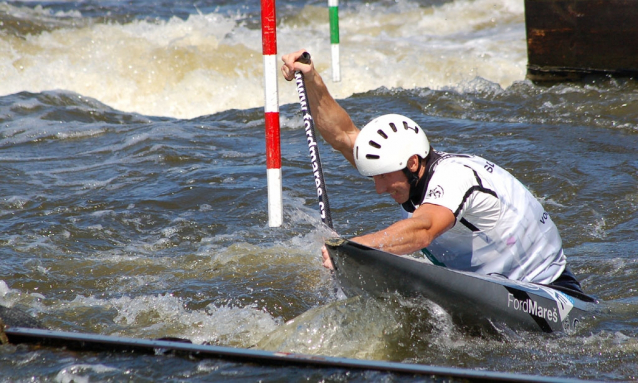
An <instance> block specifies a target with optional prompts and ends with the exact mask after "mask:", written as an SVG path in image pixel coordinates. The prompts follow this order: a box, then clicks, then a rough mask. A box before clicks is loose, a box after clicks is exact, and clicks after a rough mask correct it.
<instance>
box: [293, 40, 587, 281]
mask: <svg viewBox="0 0 638 383" xmlns="http://www.w3.org/2000/svg"><path fill="white" fill-rule="evenodd" d="M304 52H305V51H304V50H300V51H298V52H295V53H291V54H287V55H284V56H283V58H282V60H283V62H284V65H283V66H282V68H281V70H282V73H283V75H284V78H286V80H288V81H290V80H292V79H293V78H294V73H295V71H301V72H302V73H303V75H304V80H305V85H306V91H307V94H308V101H309V104H310V108H311V112H312V115H313V118H314V120H315V126H316V127H317V129H318V130H319V132H320V133H321V135H322V137H323V138H324V139H325V140H326V141H327V142H328V143H329V144H330V145H331V146H332V147H333V148H335V149H336V150H338V151H340V152H341V153H342V154H343V156H344V157H345V158H346V159H347V160H348V161H349V162H350V163H351V164H352V165H353V166H355V167H356V168H357V169H358V170H359V172H360V173H361V174H362V175H364V176H368V177H372V178H373V179H374V184H375V188H376V191H377V193H379V194H382V193H388V194H390V196H391V197H392V198H393V199H394V200H395V201H396V202H397V203H399V204H400V205H401V207H402V209H403V219H402V220H400V221H398V222H396V223H394V224H392V225H390V226H389V227H387V228H385V229H383V230H380V231H377V232H375V233H370V234H367V235H363V236H360V237H355V238H353V239H352V240H353V241H355V242H358V243H360V244H363V245H366V246H370V247H374V248H378V249H382V250H384V251H387V252H389V253H394V254H410V253H413V252H416V251H419V250H422V249H423V252H424V253H425V254H426V255H427V256H428V258H429V259H430V260H431V261H432V262H433V263H435V264H439V265H442V266H446V267H450V268H453V269H457V270H464V271H472V272H476V273H481V274H498V275H502V276H505V277H507V278H509V279H516V280H522V281H528V282H536V283H543V284H555V285H558V286H563V287H567V288H570V289H573V290H577V291H581V288H580V284H579V283H578V281H577V280H576V278H575V277H574V276H573V274H571V272H570V271H569V269H567V267H566V258H565V255H564V254H563V250H562V240H561V238H560V234H559V233H558V229H557V228H556V226H555V225H554V223H553V222H552V220H551V219H550V217H549V215H548V214H547V212H545V211H544V209H543V207H542V206H541V204H540V203H539V202H538V201H537V200H536V198H534V196H533V195H532V194H531V193H530V192H529V191H528V190H527V189H526V188H525V187H524V186H523V185H522V184H521V183H520V182H519V181H518V180H517V179H515V178H514V177H513V176H512V175H511V174H509V173H508V172H507V171H505V170H504V169H502V168H500V167H498V166H497V165H495V164H494V163H491V162H489V161H487V160H485V159H482V158H480V157H476V156H471V155H458V154H448V153H443V152H438V151H435V150H434V149H433V148H432V147H431V146H430V143H429V141H428V139H427V137H426V135H425V132H424V131H423V130H422V129H421V127H419V126H418V124H416V123H415V122H414V121H412V120H411V119H409V118H407V117H405V116H401V115H397V114H389V115H384V116H380V117H378V118H375V119H373V120H372V121H371V122H369V123H368V124H367V125H366V126H365V127H364V128H363V129H361V130H359V129H358V128H357V127H356V126H355V125H354V123H353V122H352V120H351V119H350V116H349V115H348V114H347V112H346V111H345V110H344V109H343V108H342V107H341V106H340V105H339V104H338V103H337V102H336V101H335V100H334V98H333V97H332V96H331V95H330V93H329V91H328V89H327V87H326V85H325V84H324V82H323V80H322V78H321V76H320V75H319V73H318V72H317V71H316V70H315V68H314V66H313V64H312V63H310V64H302V63H299V62H297V59H298V58H299V57H300V56H301V55H302V54H303V53H304ZM426 248H428V249H429V250H426ZM322 253H323V259H324V266H325V267H328V268H332V263H331V261H330V258H329V256H328V253H327V251H326V250H325V248H324V249H323V250H322Z"/></svg>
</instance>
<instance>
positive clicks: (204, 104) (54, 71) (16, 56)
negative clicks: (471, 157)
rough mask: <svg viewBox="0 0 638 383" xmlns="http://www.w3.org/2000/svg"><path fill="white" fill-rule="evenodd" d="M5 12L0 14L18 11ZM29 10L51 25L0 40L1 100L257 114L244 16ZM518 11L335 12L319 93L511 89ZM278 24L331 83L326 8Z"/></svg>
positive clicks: (255, 61) (516, 4) (289, 95)
mask: <svg viewBox="0 0 638 383" xmlns="http://www.w3.org/2000/svg"><path fill="white" fill-rule="evenodd" d="M4 8H5V11H6V12H7V14H10V15H11V14H13V15H15V14H20V12H24V9H22V8H19V7H15V6H12V5H5V6H4ZM29 12H31V13H35V14H36V16H38V17H39V18H40V19H42V21H41V23H42V24H46V23H48V22H49V21H48V20H49V19H53V20H56V18H57V19H59V20H60V23H58V24H56V25H55V27H54V28H49V29H46V28H41V29H42V30H40V31H38V32H37V33H32V34H28V35H26V36H20V37H17V36H15V35H12V34H6V35H2V36H0V51H3V52H7V54H6V55H3V56H2V57H1V58H0V84H2V85H1V86H0V95H7V94H11V93H17V92H21V91H30V92H42V91H45V90H56V89H62V90H68V91H72V92H76V93H78V94H80V95H83V96H89V97H92V98H95V99H97V100H99V101H100V102H103V103H104V104H106V105H109V106H111V107H113V108H115V109H117V110H120V111H127V112H137V113H141V114H144V115H154V116H171V117H177V118H192V117H196V116H200V115H206V114H212V113H215V112H219V111H223V110H228V109H233V108H236V109H247V108H253V107H261V106H263V102H264V101H263V98H264V95H263V60H262V51H261V49H262V47H261V31H260V30H258V29H255V28H254V27H250V26H248V25H247V24H246V23H245V21H244V18H245V16H244V15H241V14H234V15H225V14H218V13H208V14H193V15H190V16H189V17H188V18H187V19H180V18H177V17H173V18H171V19H169V20H156V21H146V20H135V21H132V22H128V23H125V24H118V23H113V22H111V23H107V24H104V23H100V22H99V20H90V19H87V18H83V17H81V16H80V15H78V14H77V13H73V14H71V15H69V14H60V15H58V14H52V13H51V12H50V11H49V10H47V9H46V8H44V9H43V8H41V7H39V8H36V9H35V10H29ZM38 12H39V15H37V13H38ZM523 13H524V12H523V1H522V0H507V1H494V0H477V1H469V0H458V1H454V2H450V3H446V4H443V5H440V6H434V7H431V6H428V7H423V6H418V5H417V4H416V3H412V2H410V1H399V2H397V3H396V5H394V6H392V7H390V8H383V9H380V8H378V7H376V6H375V5H374V4H353V5H352V6H350V7H349V6H344V7H342V8H341V10H340V28H341V60H342V64H341V68H342V78H343V80H342V81H341V82H340V83H336V84H335V83H331V82H329V87H330V88H331V91H332V92H333V93H334V94H335V95H336V96H337V97H338V98H344V97H348V96H350V95H352V94H353V93H357V92H364V91H368V90H371V89H376V88H379V87H381V86H385V87H388V88H395V87H402V88H414V87H430V88H441V87H444V86H455V85H457V84H459V83H460V82H462V81H466V80H470V79H472V78H475V77H477V76H479V77H484V78H486V79H488V80H490V81H492V82H496V83H498V84H500V85H501V86H503V87H506V86H509V85H510V84H511V83H512V82H514V81H517V80H522V79H523V78H524V71H525V64H526V47H525V36H524V35H525V32H524V20H523V18H524V17H523ZM30 17H31V18H33V17H34V15H33V14H31V15H30ZM69 19H71V21H72V22H70V21H69ZM281 19H282V20H280V23H279V25H278V36H277V38H278V52H279V56H281V55H283V54H285V53H288V52H292V51H296V50H298V49H300V48H307V49H308V50H309V51H310V52H311V54H312V55H313V58H314V61H315V64H316V66H317V68H318V69H319V70H320V71H321V73H322V74H323V76H324V77H325V78H326V79H330V78H331V75H330V71H331V69H330V65H331V63H330V44H329V41H330V36H329V33H330V32H329V22H328V20H329V18H328V11H327V7H317V6H312V5H308V6H306V7H305V8H304V9H303V10H302V11H301V12H299V13H298V14H296V15H293V16H287V17H285V18H283V17H282V18H281ZM450 20H454V22H450ZM63 21H64V22H63ZM381 63H382V65H378V64H381ZM277 76H278V79H279V89H280V91H279V98H280V103H281V104H287V103H294V102H297V95H296V92H295V89H294V88H295V87H294V85H293V84H291V83H286V82H285V81H284V80H283V79H282V78H281V76H280V75H279V73H278V74H277Z"/></svg>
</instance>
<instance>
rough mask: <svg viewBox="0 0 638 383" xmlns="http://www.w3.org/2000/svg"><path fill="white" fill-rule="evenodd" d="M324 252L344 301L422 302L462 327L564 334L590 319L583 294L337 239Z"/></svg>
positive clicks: (589, 305)
mask: <svg viewBox="0 0 638 383" xmlns="http://www.w3.org/2000/svg"><path fill="white" fill-rule="evenodd" d="M326 248H327V249H328V252H329V254H330V257H331V259H332V262H333V264H334V266H335V273H336V276H337V279H338V281H339V283H340V285H341V288H342V289H343V290H344V293H345V294H346V295H349V296H353V295H360V294H369V295H371V296H375V297H384V296H388V295H389V294H391V293H395V292H396V293H399V294H400V295H402V296H405V297H418V296H420V297H424V298H426V299H429V300H431V301H432V302H434V303H436V304H437V305H439V306H441V307H442V308H443V309H445V310H446V311H447V312H448V313H449V314H450V315H451V316H452V318H453V319H454V320H455V322H456V323H457V324H460V325H462V326H471V327H474V326H477V325H478V326H483V325H486V326H490V327H493V326H494V325H502V324H504V325H506V326H507V327H509V328H511V329H515V330H526V331H544V332H555V331H562V332H567V333H569V332H573V331H574V330H575V329H576V328H577V327H578V326H579V325H580V324H582V322H583V321H585V320H587V319H588V318H592V316H593V314H592V312H593V310H594V308H595V303H596V301H595V299H593V298H591V297H589V296H587V295H584V294H579V295H578V297H575V296H570V295H568V294H565V293H564V292H561V291H558V290H556V289H554V288H551V287H549V286H544V285H538V284H534V283H526V282H519V281H512V280H508V279H506V278H503V277H492V276H486V275H479V274H475V273H468V272H461V271H456V270H451V269H448V268H445V267H441V266H435V265H432V264H430V263H429V262H427V261H424V260H420V259H417V258H413V257H408V256H398V255H394V254H390V253H386V252H383V251H380V250H377V249H372V248H369V247H366V246H362V245H359V244H357V243H355V242H351V241H348V240H346V239H342V238H339V239H332V240H329V241H327V242H326Z"/></svg>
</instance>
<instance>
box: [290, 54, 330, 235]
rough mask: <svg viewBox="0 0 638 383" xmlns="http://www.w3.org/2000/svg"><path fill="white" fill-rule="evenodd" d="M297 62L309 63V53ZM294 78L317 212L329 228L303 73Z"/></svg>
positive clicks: (326, 198) (325, 192)
mask: <svg viewBox="0 0 638 383" xmlns="http://www.w3.org/2000/svg"><path fill="white" fill-rule="evenodd" d="M297 61H298V62H300V63H303V64H310V53H308V52H304V53H303V54H302V55H301V56H300V57H299V58H298V59H297ZM295 80H296V82H297V92H298V93H299V103H300V104H301V112H302V113H303V120H304V126H305V129H306V137H307V139H308V151H309V153H310V162H311V164H312V171H313V174H314V176H315V186H316V187H317V199H318V200H319V212H320V213H321V221H322V222H323V223H324V224H326V225H327V226H328V227H329V228H331V229H333V227H332V217H331V215H330V204H329V203H328V192H327V191H326V183H325V181H324V179H323V170H322V168H321V158H320V157H319V147H318V146H317V139H316V136H315V122H314V120H313V119H312V114H311V113H310V105H309V104H308V95H307V93H306V84H305V82H304V78H303V74H302V73H301V72H300V71H297V72H295Z"/></svg>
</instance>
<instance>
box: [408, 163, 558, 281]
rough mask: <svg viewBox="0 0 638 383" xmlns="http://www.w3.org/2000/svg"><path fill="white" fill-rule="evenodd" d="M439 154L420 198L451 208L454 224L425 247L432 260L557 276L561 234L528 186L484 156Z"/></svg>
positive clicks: (538, 277)
mask: <svg viewBox="0 0 638 383" xmlns="http://www.w3.org/2000/svg"><path fill="white" fill-rule="evenodd" d="M440 154H441V155H442V158H441V159H439V160H438V161H437V162H436V163H435V165H434V166H433V168H432V170H431V174H432V176H431V179H430V181H429V183H428V186H427V191H426V193H425V197H424V198H423V201H422V203H431V204H435V205H440V206H444V207H446V208H448V209H450V210H451V211H452V212H453V213H454V216H455V217H456V224H455V225H454V227H453V228H452V229H450V230H448V231H447V232H445V233H443V234H442V235H441V236H439V237H438V238H436V239H435V240H434V241H432V243H431V244H430V246H428V249H429V250H430V251H431V252H432V254H433V255H434V257H435V258H436V260H437V261H439V262H441V263H443V264H444V265H445V266H447V267H450V268H452V269H457V270H464V271H473V272H477V273H481V274H500V275H503V276H505V277H507V278H509V279H516V280H522V281H528V282H536V283H550V282H553V281H554V280H555V279H556V278H558V277H559V276H560V275H561V273H562V272H563V270H564V269H565V264H566V259H565V255H564V254H563V250H562V240H561V238H560V234H559V233H558V229H557V228H556V225H554V222H553V221H552V220H551V218H550V217H549V214H547V212H545V210H544V209H543V207H542V205H541V204H540V203H539V202H538V201H537V200H536V198H534V196H533V195H532V194H531V193H530V192H529V191H528V190H527V188H526V187H525V186H523V184H521V183H520V181H518V180H517V179H516V178H514V177H513V176H512V175H511V174H510V173H508V172H507V171H506V170H504V169H502V168H500V167H498V166H496V165H495V164H493V163H491V162H489V161H486V160H485V159H483V158H480V157H476V156H467V155H453V154H446V153H440ZM403 214H404V217H409V216H411V213H407V212H406V211H405V210H403Z"/></svg>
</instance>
